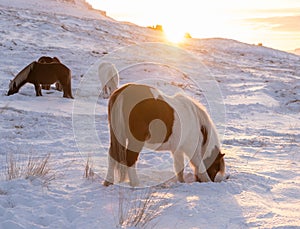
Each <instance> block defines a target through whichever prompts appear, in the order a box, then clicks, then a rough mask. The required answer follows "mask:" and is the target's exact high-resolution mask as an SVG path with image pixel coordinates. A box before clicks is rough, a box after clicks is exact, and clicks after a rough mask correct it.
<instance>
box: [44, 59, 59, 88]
mask: <svg viewBox="0 0 300 229" xmlns="http://www.w3.org/2000/svg"><path fill="white" fill-rule="evenodd" d="M38 62H39V63H41V64H50V63H61V62H60V60H59V59H58V58H57V57H53V58H52V57H50V56H42V57H40V58H39V59H38ZM50 86H51V84H42V89H44V90H50ZM55 89H56V90H58V91H62V86H61V84H60V83H59V82H58V81H57V82H55Z"/></svg>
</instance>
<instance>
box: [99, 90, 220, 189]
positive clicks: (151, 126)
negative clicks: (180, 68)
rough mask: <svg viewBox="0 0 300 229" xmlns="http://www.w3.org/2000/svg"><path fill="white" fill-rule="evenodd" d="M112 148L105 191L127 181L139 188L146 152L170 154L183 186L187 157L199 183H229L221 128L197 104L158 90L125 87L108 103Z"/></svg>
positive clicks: (117, 91)
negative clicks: (117, 181)
mask: <svg viewBox="0 0 300 229" xmlns="http://www.w3.org/2000/svg"><path fill="white" fill-rule="evenodd" d="M108 121H109V128H110V148H109V156H108V171H107V175H106V179H105V181H104V183H103V185H105V186H108V185H111V184H113V183H114V176H115V174H114V173H115V170H116V171H117V172H118V173H119V177H120V182H122V181H124V180H125V178H126V177H127V176H128V178H129V182H130V185H131V186H138V184H139V181H138V176H137V174H136V170H135V164H136V161H137V160H138V156H139V153H140V151H141V150H142V149H143V147H144V146H145V147H148V148H150V149H153V150H155V151H160V150H168V151H171V153H172V155H173V159H174V170H175V173H176V176H177V179H178V181H179V182H184V179H183V170H184V167H185V165H184V155H186V156H187V157H188V158H189V160H190V165H191V167H192V168H193V170H194V175H195V179H196V180H197V181H199V182H208V181H214V182H220V181H222V180H224V179H225V162H224V158H223V157H224V154H222V153H221V152H220V142H219V138H218V134H217V131H216V128H215V126H214V124H213V122H212V120H211V119H210V117H209V115H208V113H207V112H206V111H205V109H204V107H203V106H202V105H201V104H200V103H198V102H196V101H195V100H193V99H192V98H190V97H188V96H186V95H183V94H175V95H173V96H167V95H165V94H163V93H162V92H161V91H159V90H158V89H156V88H153V87H150V86H147V85H141V84H126V85H124V86H122V87H121V88H119V89H118V90H116V91H115V92H114V93H113V94H112V95H111V97H110V99H109V104H108Z"/></svg>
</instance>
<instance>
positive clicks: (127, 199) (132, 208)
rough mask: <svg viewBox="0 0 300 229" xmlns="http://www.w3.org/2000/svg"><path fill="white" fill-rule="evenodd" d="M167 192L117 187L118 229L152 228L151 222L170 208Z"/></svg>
mask: <svg viewBox="0 0 300 229" xmlns="http://www.w3.org/2000/svg"><path fill="white" fill-rule="evenodd" d="M169 195H170V194H168V193H167V191H165V192H163V193H159V192H157V191H156V190H155V189H154V188H151V187H149V188H143V189H129V188H126V187H119V209H118V227H121V228H128V227H134V228H147V227H149V228H153V226H154V225H153V221H154V219H156V218H157V217H158V216H159V215H161V213H162V212H163V211H165V210H166V209H167V208H169V207H171V204H170V203H168V201H166V200H167V199H168V197H169Z"/></svg>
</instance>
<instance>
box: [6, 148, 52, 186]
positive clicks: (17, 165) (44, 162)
mask: <svg viewBox="0 0 300 229" xmlns="http://www.w3.org/2000/svg"><path fill="white" fill-rule="evenodd" d="M49 158H50V154H47V155H46V156H45V157H43V158H34V157H32V156H30V157H29V158H28V162H27V164H25V163H24V162H22V161H21V162H20V161H18V162H17V160H16V159H15V158H14V155H13V154H8V155H7V157H6V163H7V169H6V180H13V179H17V178H25V179H34V178H43V180H44V183H45V184H48V183H49V182H50V181H51V180H54V179H55V174H54V173H53V172H52V171H51V169H50V167H49Z"/></svg>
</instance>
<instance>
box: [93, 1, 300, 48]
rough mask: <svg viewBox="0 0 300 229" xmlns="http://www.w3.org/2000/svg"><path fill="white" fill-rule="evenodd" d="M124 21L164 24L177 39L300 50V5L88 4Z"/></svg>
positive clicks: (219, 3)
mask: <svg viewBox="0 0 300 229" xmlns="http://www.w3.org/2000/svg"><path fill="white" fill-rule="evenodd" d="M87 2H89V3H90V4H91V5H92V6H93V7H94V8H98V9H101V10H104V11H106V12H107V15H108V16H110V17H113V18H115V19H116V20H120V21H129V22H132V23H135V24H137V25H141V26H152V25H156V24H161V25H162V26H163V28H164V30H165V31H166V33H167V34H168V35H169V36H170V38H172V37H173V38H175V37H178V36H183V34H184V33H186V32H189V33H190V34H191V35H192V37H194V38H210V37H223V38H232V39H236V40H239V41H242V42H247V43H250V44H258V43H263V45H265V46H268V47H272V48H276V49H281V50H294V49H296V48H300V0H249V1H245V0H210V1H207V0H205V1H204V0H184V1H181V0H173V1H168V0H160V1H158V0H152V1H149V0H148V1H146V0H87Z"/></svg>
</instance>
